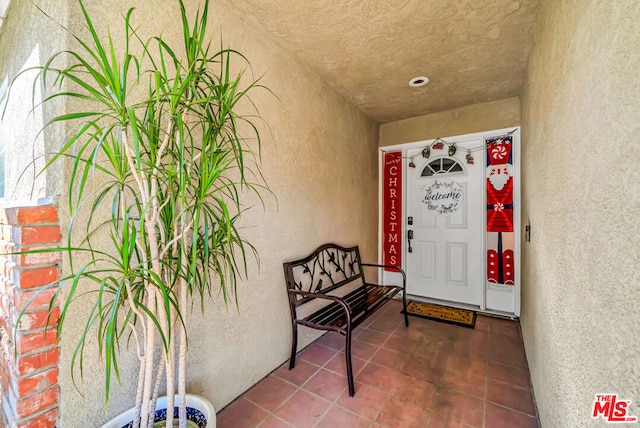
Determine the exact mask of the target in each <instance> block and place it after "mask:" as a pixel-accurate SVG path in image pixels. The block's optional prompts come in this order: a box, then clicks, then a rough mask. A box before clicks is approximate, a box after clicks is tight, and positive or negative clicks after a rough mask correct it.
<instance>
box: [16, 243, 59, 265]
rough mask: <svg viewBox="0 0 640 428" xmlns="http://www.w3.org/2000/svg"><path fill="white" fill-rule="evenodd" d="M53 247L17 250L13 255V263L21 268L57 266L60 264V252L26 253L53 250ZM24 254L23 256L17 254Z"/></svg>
mask: <svg viewBox="0 0 640 428" xmlns="http://www.w3.org/2000/svg"><path fill="white" fill-rule="evenodd" d="M51 249H52V247H29V248H25V247H22V248H19V249H16V250H15V252H14V253H13V254H12V261H13V262H15V263H17V264H18V265H20V266H37V265H55V264H58V263H60V259H61V255H60V251H51V252H42V253H25V252H27V251H32V250H51ZM15 253H23V254H15Z"/></svg>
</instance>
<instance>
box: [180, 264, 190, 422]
mask: <svg viewBox="0 0 640 428" xmlns="http://www.w3.org/2000/svg"><path fill="white" fill-rule="evenodd" d="M183 263H184V262H183ZM179 293H180V312H181V313H182V319H183V322H184V326H183V328H181V329H180V330H179V331H180V357H179V358H180V362H179V364H178V394H179V396H180V401H179V406H178V409H179V415H180V428H186V427H187V398H186V394H187V389H186V377H187V376H186V371H187V327H186V326H187V324H188V320H187V318H188V314H187V281H186V280H185V279H184V278H182V279H181V280H180V290H179Z"/></svg>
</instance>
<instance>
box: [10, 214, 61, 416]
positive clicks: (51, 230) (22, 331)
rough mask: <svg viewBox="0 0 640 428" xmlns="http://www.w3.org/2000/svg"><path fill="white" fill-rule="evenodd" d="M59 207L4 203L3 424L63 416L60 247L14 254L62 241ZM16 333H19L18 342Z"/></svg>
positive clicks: (48, 246)
mask: <svg viewBox="0 0 640 428" xmlns="http://www.w3.org/2000/svg"><path fill="white" fill-rule="evenodd" d="M60 239H61V234H60V227H59V225H58V212H57V209H56V207H54V206H52V205H43V206H35V207H17V208H0V404H1V407H0V426H2V427H11V428H14V427H16V428H27V427H28V428H35V427H38V428H47V427H53V426H55V423H56V418H57V416H58V395H59V387H58V355H59V350H58V346H57V343H56V332H57V328H56V325H57V324H56V323H57V320H58V316H59V313H60V311H59V309H58V308H57V307H55V308H54V310H53V311H52V313H51V315H50V317H49V328H46V325H47V316H48V315H49V311H48V307H49V301H50V299H51V297H52V296H53V294H54V293H55V291H56V290H55V287H50V288H49V289H46V290H45V291H43V292H42V293H41V294H40V295H38V297H36V298H35V299H34V300H33V302H32V303H31V304H30V305H29V306H28V308H27V310H26V312H25V314H24V315H23V316H22V318H21V319H20V322H18V315H19V314H20V311H21V310H22V309H23V308H24V307H25V306H26V304H27V302H28V301H29V299H31V298H32V297H33V296H34V295H35V294H36V293H37V292H38V291H41V290H43V289H45V287H46V286H47V285H48V284H51V283H54V282H55V281H56V280H58V278H59V275H60V266H59V265H60V254H59V253H36V254H12V253H13V252H20V251H27V250H31V249H42V248H51V246H55V245H57V244H58V243H59V242H60ZM14 334H15V335H16V338H15V343H14Z"/></svg>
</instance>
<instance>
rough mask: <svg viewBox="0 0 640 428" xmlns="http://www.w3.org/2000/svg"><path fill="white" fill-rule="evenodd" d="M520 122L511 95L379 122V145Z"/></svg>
mask: <svg viewBox="0 0 640 428" xmlns="http://www.w3.org/2000/svg"><path fill="white" fill-rule="evenodd" d="M518 125H520V98H519V97H511V98H505V99H502V100H498V101H491V102H488V103H482V104H473V105H470V106H465V107H461V108H456V109H453V110H447V111H442V112H438V113H432V114H427V115H424V116H417V117H412V118H410V119H403V120H398V121H395V122H387V123H384V124H382V125H380V143H379V144H380V147H383V146H393V145H396V144H402V143H411V142H414V141H421V140H430V139H433V138H438V137H440V138H443V137H450V136H454V135H463V134H471V133H473V132H481V131H487V130H491V129H501V128H507V127H509V126H518Z"/></svg>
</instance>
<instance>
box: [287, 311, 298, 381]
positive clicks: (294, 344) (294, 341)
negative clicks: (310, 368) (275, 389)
mask: <svg viewBox="0 0 640 428" xmlns="http://www.w3.org/2000/svg"><path fill="white" fill-rule="evenodd" d="M297 349H298V324H296V323H293V324H292V325H291V358H290V359H289V370H291V369H292V368H294V367H295V366H296V350H297Z"/></svg>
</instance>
